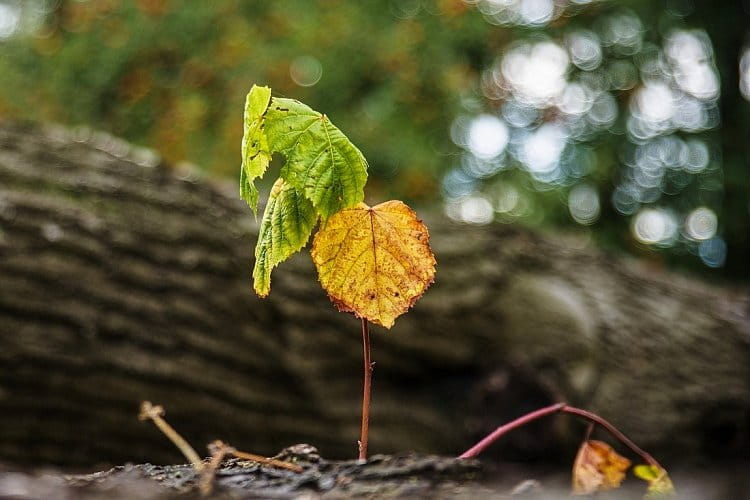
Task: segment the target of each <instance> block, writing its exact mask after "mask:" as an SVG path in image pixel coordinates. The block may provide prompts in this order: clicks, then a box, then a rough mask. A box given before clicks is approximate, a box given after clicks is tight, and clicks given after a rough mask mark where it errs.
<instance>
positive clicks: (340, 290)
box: [310, 201, 435, 328]
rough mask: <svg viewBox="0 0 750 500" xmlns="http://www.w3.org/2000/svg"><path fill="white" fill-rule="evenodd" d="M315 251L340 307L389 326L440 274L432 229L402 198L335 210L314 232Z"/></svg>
mask: <svg viewBox="0 0 750 500" xmlns="http://www.w3.org/2000/svg"><path fill="white" fill-rule="evenodd" d="M310 253H311V255H312V258H313V261H314V262H315V266H316V267H317V268H318V277H319V279H320V283H321V285H323V288H324V289H325V290H326V291H327V292H328V296H329V297H330V298H331V300H332V301H333V303H334V304H335V305H336V307H337V308H338V309H339V310H340V311H345V312H351V313H354V315H356V316H357V317H360V318H365V319H367V320H368V321H371V322H373V323H377V324H379V325H382V326H384V327H386V328H390V327H391V326H393V322H394V321H395V320H396V318H397V317H398V316H400V315H401V314H403V313H405V312H406V311H407V310H408V309H409V308H410V307H411V306H412V305H414V303H415V302H416V301H417V299H419V297H421V296H422V294H423V293H424V291H425V290H426V289H427V287H428V286H430V284H431V283H432V281H433V280H434V278H435V257H434V256H433V254H432V251H431V250H430V245H429V233H428V231H427V227H425V225H424V224H423V223H422V221H421V220H419V219H417V215H416V214H415V213H414V211H413V210H412V209H411V208H409V207H408V206H406V205H405V204H404V203H402V202H400V201H386V202H385V203H381V204H380V205H376V206H374V207H369V206H368V205H366V204H364V203H360V204H359V205H357V206H355V207H352V208H347V209H344V210H341V211H340V212H338V213H336V214H334V215H333V216H332V217H331V218H330V219H329V220H328V221H327V222H326V224H325V225H324V226H323V227H322V228H321V229H320V230H319V231H318V234H316V235H315V240H314V241H313V247H312V250H311V252H310Z"/></svg>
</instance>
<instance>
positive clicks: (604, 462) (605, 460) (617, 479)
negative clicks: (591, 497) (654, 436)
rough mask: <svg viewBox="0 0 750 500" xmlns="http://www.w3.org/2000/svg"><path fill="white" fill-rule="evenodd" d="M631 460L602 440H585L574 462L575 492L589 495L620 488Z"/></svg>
mask: <svg viewBox="0 0 750 500" xmlns="http://www.w3.org/2000/svg"><path fill="white" fill-rule="evenodd" d="M628 467H630V460H628V459H627V458H625V457H623V456H622V455H619V454H618V453H617V452H616V451H615V450H614V449H612V447H611V446H610V445H608V444H607V443H604V442H602V441H593V440H592V441H584V442H583V444H582V445H581V448H580V449H579V450H578V455H577V456H576V460H575V463H574V464H573V493H574V494H576V495H588V494H591V493H595V492H597V491H606V490H611V489H615V488H619V486H620V483H622V480H623V479H625V471H626V470H628Z"/></svg>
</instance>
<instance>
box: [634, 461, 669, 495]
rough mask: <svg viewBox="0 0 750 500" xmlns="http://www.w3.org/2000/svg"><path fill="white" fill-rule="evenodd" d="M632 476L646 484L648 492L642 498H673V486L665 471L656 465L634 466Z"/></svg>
mask: <svg viewBox="0 0 750 500" xmlns="http://www.w3.org/2000/svg"><path fill="white" fill-rule="evenodd" d="M633 474H635V475H636V476H637V477H639V478H641V479H643V480H644V481H646V482H648V491H647V493H646V496H645V497H644V498H668V497H674V496H675V490H674V486H673V485H672V481H671V480H670V479H669V476H668V475H667V471H665V470H664V469H662V468H661V467H659V466H657V465H645V464H643V465H636V466H635V467H633Z"/></svg>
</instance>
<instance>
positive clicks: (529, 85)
mask: <svg viewBox="0 0 750 500" xmlns="http://www.w3.org/2000/svg"><path fill="white" fill-rule="evenodd" d="M730 3H731V4H732V5H731V6H723V7H722V8H721V9H719V8H718V7H717V6H716V5H715V3H711V2H708V1H706V0H662V1H658V2H653V1H646V0H620V1H617V2H615V1H599V0H567V1H555V0H390V1H388V2H346V1H344V0H314V1H303V0H287V1H283V2H242V1H239V0H221V1H215V2H198V3H196V2H186V1H185V0H131V1H127V0H99V1H86V0H26V1H20V0H0V54H2V56H1V57H0V75H2V77H0V115H5V116H10V117H17V118H28V119H36V120H44V121H57V122H62V123H65V124H82V125H87V126H92V127H95V128H101V129H106V130H109V131H111V132H113V133H115V134H117V135H120V136H123V137H125V138H127V139H129V140H131V141H134V142H137V143H139V144H143V145H145V146H149V147H152V148H154V149H156V150H157V151H158V152H159V153H160V154H161V155H162V156H163V157H164V159H165V160H167V161H169V162H180V161H185V160H188V159H189V160H191V161H194V162H196V163H198V164H200V165H201V166H203V167H204V168H205V169H206V170H207V171H208V172H210V173H212V174H216V175H231V176H234V175H236V172H237V167H238V163H239V142H240V137H241V133H242V129H241V111H242V102H243V99H244V94H245V93H246V92H247V90H248V89H249V87H250V85H251V84H252V83H253V82H260V83H264V84H268V85H270V86H272V87H273V88H274V90H275V91H276V92H277V93H279V94H281V95H285V96H289V97H297V98H299V99H301V100H304V101H305V102H308V103H310V105H311V106H313V107H314V108H316V109H321V110H324V111H325V112H326V113H327V114H329V115H331V116H332V118H333V119H334V121H335V122H336V123H337V124H339V126H340V127H341V128H342V129H343V130H345V131H346V133H347V134H348V135H349V136H350V137H351V138H352V140H353V141H354V142H355V143H356V144H359V145H361V147H362V149H363V151H364V153H365V154H366V156H367V157H368V158H369V159H370V162H371V174H372V181H371V182H370V183H369V184H368V186H369V189H371V190H373V193H372V194H373V195H375V196H377V197H378V198H385V197H389V196H399V197H402V198H405V199H407V200H408V201H411V202H414V201H420V200H422V201H430V200H437V199H438V197H439V195H440V193H441V192H442V195H443V200H444V202H445V208H446V211H447V213H448V214H449V215H450V216H451V217H453V218H454V219H459V220H464V221H468V222H474V223H484V222H488V221H490V220H492V219H500V220H502V221H516V222H520V223H524V224H530V225H537V226H542V225H543V226H565V227H577V228H579V229H580V231H581V232H582V233H583V234H585V235H589V236H593V237H595V238H596V239H597V240H598V241H599V242H601V243H604V244H605V245H609V246H612V247H625V248H627V249H628V250H630V251H631V252H634V253H637V254H639V255H641V256H644V257H648V258H651V259H654V260H656V261H661V260H668V261H671V262H676V263H679V264H682V265H687V266H691V267H693V268H695V269H704V270H708V269H709V268H718V269H722V270H724V274H725V275H726V276H729V277H732V278H747V277H748V276H750V269H749V268H748V266H749V264H748V259H747V256H748V255H749V254H750V247H749V245H748V237H747V232H748V189H749V188H748V176H747V174H746V171H747V170H746V169H747V158H746V156H747V144H748V141H747V140H746V139H747V138H746V137H745V136H743V134H744V133H743V131H742V130H743V128H742V127H741V126H740V124H741V123H742V118H744V117H745V116H746V115H747V113H748V103H747V102H746V101H745V100H744V98H743V96H742V94H741V93H740V92H739V90H738V83H739V73H738V60H739V57H740V51H741V49H742V42H743V40H744V36H745V27H746V26H747V21H748V15H747V12H746V9H745V7H744V6H743V5H744V4H743V2H730ZM451 124H452V125H451ZM441 188H442V189H441ZM374 191H378V192H374ZM727 251H728V254H727ZM701 262H702V263H703V264H705V265H703V264H701Z"/></svg>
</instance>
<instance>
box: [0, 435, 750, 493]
mask: <svg viewBox="0 0 750 500" xmlns="http://www.w3.org/2000/svg"><path fill="white" fill-rule="evenodd" d="M276 458H278V459H281V460H284V461H287V462H291V463H295V464H298V465H299V466H301V468H302V472H292V471H288V470H284V469H279V468H273V467H269V466H261V465H259V464H257V463H254V462H249V461H240V460H236V459H231V460H227V461H225V462H224V463H222V465H221V466H220V467H219V468H218V469H217V470H216V472H215V476H214V478H213V481H212V483H211V484H212V487H211V490H212V491H211V493H210V494H209V495H207V496H206V497H204V496H202V495H201V492H200V483H201V476H200V475H199V474H197V473H196V472H195V470H194V469H193V467H192V466H190V465H167V466H161V465H152V464H141V465H125V466H119V467H114V468H112V469H110V470H107V471H103V472H97V473H94V474H63V473H60V472H57V471H46V472H45V471H38V472H33V473H31V472H18V471H12V470H11V469H5V470H4V469H3V468H2V467H0V498H1V499H13V500H30V499H45V500H46V499H60V500H77V499H84V500H104V499H107V500H119V499H142V500H168V499H194V498H195V499H197V498H213V499H256V498H269V499H300V500H301V499H316V498H325V499H342V498H409V499H421V498H430V499H447V498H451V499H479V500H481V499H503V498H513V499H516V498H523V499H556V498H569V497H570V489H569V482H568V481H569V479H568V473H567V471H566V470H557V469H549V468H544V467H540V466H538V465H524V466H519V465H515V466H510V465H507V464H506V465H502V466H498V465H483V464H482V463H480V462H479V461H476V460H459V459H455V458H448V457H438V456H430V455H414V454H406V455H375V456H373V457H371V458H370V459H369V460H367V461H366V462H360V461H357V460H349V461H328V460H325V459H323V458H321V457H320V455H319V454H318V453H317V450H316V449H315V448H314V447H312V446H310V445H295V446H292V447H289V448H286V449H285V450H283V451H282V452H281V453H280V454H279V455H277V457H276ZM745 469H746V467H745V466H742V465H737V464H735V466H733V467H730V468H727V469H724V470H723V471H722V473H717V472H716V471H718V470H719V469H718V468H716V469H714V472H708V471H706V470H705V469H693V470H680V471H675V474H673V478H674V479H675V484H676V485H677V490H678V493H679V498H681V499H700V500H712V499H716V500H720V499H740V498H747V497H746V496H744V495H745V494H746V493H747V491H749V490H748V488H750V484H749V483H748V480H747V478H746V474H743V472H742V471H743V470H745ZM644 492H645V486H644V484H643V483H641V482H640V481H637V480H635V479H629V480H626V482H625V483H624V484H623V487H622V488H621V489H619V490H617V491H613V492H607V493H605V494H599V495H598V496H597V498H604V499H630V498H633V499H640V498H642V496H643V494H644Z"/></svg>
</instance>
